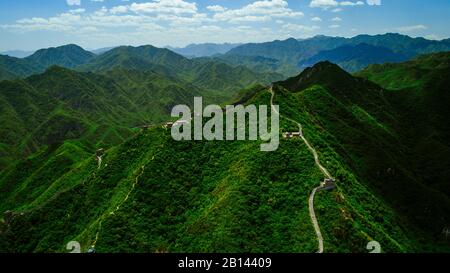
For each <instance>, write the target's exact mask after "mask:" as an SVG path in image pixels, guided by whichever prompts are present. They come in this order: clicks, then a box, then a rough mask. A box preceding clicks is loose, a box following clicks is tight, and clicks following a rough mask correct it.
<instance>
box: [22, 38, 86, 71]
mask: <svg viewBox="0 0 450 273" xmlns="http://www.w3.org/2000/svg"><path fill="white" fill-rule="evenodd" d="M94 56H95V54H94V53H92V52H89V51H86V50H84V49H83V48H81V47H79V46H77V45H73V44H72V45H65V46H60V47H52V48H47V49H40V50H38V51H36V52H35V53H34V54H33V55H31V56H29V57H27V58H25V59H26V60H27V61H30V62H32V63H36V64H39V65H41V66H43V67H45V68H48V67H50V66H52V65H58V66H62V67H66V68H74V67H76V66H79V65H81V64H84V63H87V62H88V61H90V60H91V59H92V58H93V57H94Z"/></svg>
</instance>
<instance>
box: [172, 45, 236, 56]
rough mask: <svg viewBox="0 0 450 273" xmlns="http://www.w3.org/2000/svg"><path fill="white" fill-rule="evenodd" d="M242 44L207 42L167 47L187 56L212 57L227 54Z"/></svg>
mask: <svg viewBox="0 0 450 273" xmlns="http://www.w3.org/2000/svg"><path fill="white" fill-rule="evenodd" d="M240 45H241V44H231V43H225V44H214V43H205V44H190V45H187V46H186V47H167V48H168V49H170V50H172V51H173V52H175V53H178V54H180V55H183V56H186V57H211V56H213V55H217V54H225V53H227V52H228V51H230V50H231V49H233V48H235V47H237V46H240Z"/></svg>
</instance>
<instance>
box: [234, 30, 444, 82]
mask: <svg viewBox="0 0 450 273" xmlns="http://www.w3.org/2000/svg"><path fill="white" fill-rule="evenodd" d="M360 44H366V45H369V46H373V47H374V48H370V51H369V52H368V53H367V54H368V56H364V55H362V54H355V55H352V54H349V52H347V51H348V50H349V48H348V47H355V50H356V51H358V49H361V48H360V47H361V46H360ZM343 46H345V47H343ZM342 47H343V48H342ZM381 47H382V48H385V49H384V50H382V49H381ZM386 49H387V50H390V51H392V52H387V51H386ZM335 50H336V51H335ZM448 50H450V43H449V42H448V40H442V41H434V40H427V39H424V38H412V37H409V36H406V35H401V34H396V33H386V34H383V35H373V36H372V35H358V36H355V37H353V38H343V37H328V36H315V37H313V38H308V39H299V40H297V39H293V38H290V39H287V40H284V41H279V40H276V41H273V42H267V43H250V44H243V45H241V46H238V47H236V48H233V49H232V50H230V51H229V52H228V53H227V54H226V55H225V56H227V55H232V56H246V57H249V56H253V57H255V56H258V57H264V58H270V59H275V60H277V61H279V62H280V63H281V64H283V65H284V66H286V67H289V69H288V70H277V71H278V72H280V71H281V72H282V73H284V75H287V76H292V70H293V69H292V68H294V72H296V71H297V73H298V71H301V69H303V68H304V67H305V66H308V65H312V64H314V63H316V62H311V60H310V59H311V58H312V59H313V60H314V61H322V60H328V61H332V62H334V61H338V62H340V63H341V62H342V63H341V65H342V66H343V67H344V68H347V67H348V68H349V71H352V72H354V71H357V70H359V69H361V68H363V67H362V65H364V64H374V63H383V62H385V61H386V59H388V61H391V60H392V59H394V60H396V61H403V60H405V59H404V58H407V59H410V58H413V57H415V56H417V55H419V54H424V53H432V52H441V51H448ZM342 51H344V52H342ZM355 53H357V52H355ZM339 54H344V57H342V58H344V59H345V61H342V60H340V59H341V57H339V56H338V55H339ZM394 55H398V56H394ZM386 56H388V57H386ZM351 57H353V58H351ZM378 57H379V58H378ZM364 58H366V59H364ZM233 59H238V58H236V57H234V58H231V59H230V60H231V61H232V60H233ZM238 60H239V59H238ZM241 64H242V61H241ZM261 64H262V65H263V64H264V63H261ZM246 66H248V67H252V66H254V63H252V62H249V64H246ZM295 69H297V70H295Z"/></svg>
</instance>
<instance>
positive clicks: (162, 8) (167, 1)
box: [130, 0, 197, 14]
mask: <svg viewBox="0 0 450 273" xmlns="http://www.w3.org/2000/svg"><path fill="white" fill-rule="evenodd" d="M130 10H131V11H133V12H139V13H175V14H185V13H191V14H193V13H196V12H197V4H196V3H190V2H186V1H184V0H156V1H155V2H145V3H133V4H131V5H130Z"/></svg>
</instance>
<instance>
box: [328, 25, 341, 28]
mask: <svg viewBox="0 0 450 273" xmlns="http://www.w3.org/2000/svg"><path fill="white" fill-rule="evenodd" d="M340 27H341V26H340V25H331V26H329V28H340Z"/></svg>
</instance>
